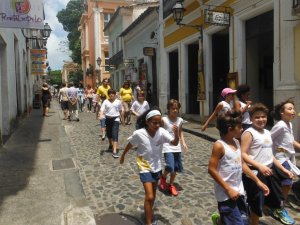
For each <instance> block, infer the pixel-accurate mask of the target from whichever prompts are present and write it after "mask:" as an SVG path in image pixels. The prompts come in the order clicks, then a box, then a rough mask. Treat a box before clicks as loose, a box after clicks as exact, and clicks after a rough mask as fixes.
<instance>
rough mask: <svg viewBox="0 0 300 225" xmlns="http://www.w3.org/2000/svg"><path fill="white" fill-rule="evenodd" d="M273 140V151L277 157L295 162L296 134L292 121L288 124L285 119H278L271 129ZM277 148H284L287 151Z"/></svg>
mask: <svg viewBox="0 0 300 225" xmlns="http://www.w3.org/2000/svg"><path fill="white" fill-rule="evenodd" d="M270 133H271V136H272V140H273V151H274V155H275V158H276V159H278V160H279V161H280V163H284V162H285V161H287V160H290V161H291V162H293V163H295V149H294V144H293V143H294V140H295V139H294V135H293V127H292V123H291V122H290V123H289V124H287V123H286V122H284V121H283V120H280V121H278V122H277V123H276V124H275V125H274V126H273V127H272V129H271V131H270ZM277 148H283V149H284V150H285V152H282V151H276V149H277Z"/></svg>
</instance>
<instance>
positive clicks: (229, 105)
mask: <svg viewBox="0 0 300 225" xmlns="http://www.w3.org/2000/svg"><path fill="white" fill-rule="evenodd" d="M235 92H236V90H233V89H231V88H224V89H223V90H222V92H221V96H222V97H223V98H224V100H223V101H221V102H219V103H218V105H217V106H216V108H215V110H214V112H213V113H212V114H211V115H210V117H209V118H208V119H207V121H206V122H205V123H204V125H203V126H202V129H201V131H205V130H206V128H207V126H208V124H209V123H210V122H211V121H212V120H213V119H215V118H216V117H217V116H219V115H221V114H225V113H226V112H229V111H232V109H233V107H234V101H233V100H234V95H235Z"/></svg>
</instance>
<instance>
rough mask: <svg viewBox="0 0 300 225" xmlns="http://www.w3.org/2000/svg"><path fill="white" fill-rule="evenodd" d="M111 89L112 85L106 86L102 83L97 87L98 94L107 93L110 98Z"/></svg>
mask: <svg viewBox="0 0 300 225" xmlns="http://www.w3.org/2000/svg"><path fill="white" fill-rule="evenodd" d="M109 89H110V86H109V85H107V87H106V88H105V87H104V86H103V85H100V86H99V87H98V89H97V93H96V94H97V95H105V96H106V99H108V94H107V92H108V90H109Z"/></svg>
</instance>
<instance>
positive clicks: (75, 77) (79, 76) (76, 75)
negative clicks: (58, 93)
mask: <svg viewBox="0 0 300 225" xmlns="http://www.w3.org/2000/svg"><path fill="white" fill-rule="evenodd" d="M69 81H72V82H73V83H74V84H75V86H78V85H79V84H80V83H81V82H82V81H83V71H82V70H75V71H72V72H70V74H69Z"/></svg>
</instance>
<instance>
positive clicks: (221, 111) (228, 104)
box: [218, 101, 233, 116]
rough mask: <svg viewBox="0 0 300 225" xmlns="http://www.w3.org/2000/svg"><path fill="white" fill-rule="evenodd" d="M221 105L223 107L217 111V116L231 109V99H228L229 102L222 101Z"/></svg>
mask: <svg viewBox="0 0 300 225" xmlns="http://www.w3.org/2000/svg"><path fill="white" fill-rule="evenodd" d="M222 105H223V108H222V109H221V110H220V111H219V112H218V116H220V115H221V114H225V113H227V112H228V111H231V110H232V108H233V103H232V101H230V103H228V102H226V101H222Z"/></svg>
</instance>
